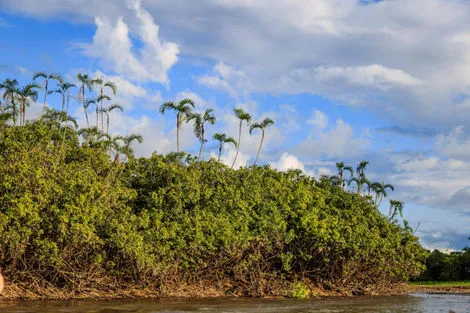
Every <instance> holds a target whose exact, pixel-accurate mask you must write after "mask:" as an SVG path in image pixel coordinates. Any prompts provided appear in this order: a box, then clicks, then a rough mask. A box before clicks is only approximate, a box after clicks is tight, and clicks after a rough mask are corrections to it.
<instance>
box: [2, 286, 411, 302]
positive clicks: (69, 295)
mask: <svg viewBox="0 0 470 313" xmlns="http://www.w3.org/2000/svg"><path fill="white" fill-rule="evenodd" d="M41 285H42V286H40V284H37V283H29V284H25V283H19V284H12V283H9V284H7V285H6V288H5V290H4V291H3V293H2V294H1V295H0V301H2V300H7V301H9V300H80V299H157V298H175V299H177V298H188V299H189V298H223V297H246V295H245V294H243V293H242V292H236V291H232V288H231V286H230V285H229V284H215V285H214V284H209V283H202V282H201V283H199V284H192V285H177V286H176V285H174V286H171V285H168V286H165V287H163V288H155V287H150V286H141V287H136V286H110V288H107V289H106V290H105V289H97V288H91V287H83V288H81V289H76V290H70V289H60V288H56V287H52V286H49V287H47V286H44V285H43V284H41ZM306 286H307V288H306V292H305V294H304V296H306V297H307V298H317V297H354V296H366V295H374V296H383V295H386V296H392V295H404V294H406V293H407V285H406V284H397V285H394V286H392V287H390V286H387V287H382V288H381V287H377V288H362V289H355V288H335V289H331V288H326V287H324V286H319V285H314V284H311V283H310V284H306ZM294 292H295V290H293V285H292V284H288V283H277V284H276V285H273V288H272V290H271V292H269V293H266V294H259V295H257V296H250V297H254V298H293V297H298V295H296V294H294Z"/></svg>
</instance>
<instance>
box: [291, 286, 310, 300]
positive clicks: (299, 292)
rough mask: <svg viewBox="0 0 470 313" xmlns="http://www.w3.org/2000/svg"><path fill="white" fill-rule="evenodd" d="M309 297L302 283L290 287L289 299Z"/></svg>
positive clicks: (306, 288) (308, 290)
mask: <svg viewBox="0 0 470 313" xmlns="http://www.w3.org/2000/svg"><path fill="white" fill-rule="evenodd" d="M309 296H310V289H308V286H307V285H305V284H304V283H302V282H297V283H294V284H293V285H292V291H291V297H292V298H297V299H308V297H309Z"/></svg>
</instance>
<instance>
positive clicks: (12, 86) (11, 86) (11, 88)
mask: <svg viewBox="0 0 470 313" xmlns="http://www.w3.org/2000/svg"><path fill="white" fill-rule="evenodd" d="M17 86H18V81H17V80H16V79H10V78H6V79H5V80H4V81H3V82H2V83H0V89H3V96H2V98H3V99H4V100H5V108H9V109H10V110H11V113H12V116H11V117H12V119H13V124H14V125H16V121H17V117H18V108H17V106H16V102H15V95H16V93H17V91H18V87H17Z"/></svg>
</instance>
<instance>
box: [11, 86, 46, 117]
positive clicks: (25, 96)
mask: <svg viewBox="0 0 470 313" xmlns="http://www.w3.org/2000/svg"><path fill="white" fill-rule="evenodd" d="M38 89H41V86H39V85H38V84H34V83H30V84H27V85H25V86H24V87H23V88H20V89H18V90H17V91H16V98H17V99H18V102H19V105H20V110H19V114H20V125H24V123H25V121H26V108H27V107H29V105H30V104H31V101H36V100H37V99H38V96H39V93H38Z"/></svg>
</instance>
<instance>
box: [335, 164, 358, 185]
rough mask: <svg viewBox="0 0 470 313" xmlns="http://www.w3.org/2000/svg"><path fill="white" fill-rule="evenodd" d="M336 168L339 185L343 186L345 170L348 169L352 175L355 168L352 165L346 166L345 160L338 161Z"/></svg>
mask: <svg viewBox="0 0 470 313" xmlns="http://www.w3.org/2000/svg"><path fill="white" fill-rule="evenodd" d="M336 168H337V169H338V175H337V177H338V182H337V183H338V185H339V186H341V187H343V186H344V172H345V171H348V172H349V174H350V176H351V177H352V176H353V175H354V170H353V168H352V167H351V166H344V163H343V162H336Z"/></svg>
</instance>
